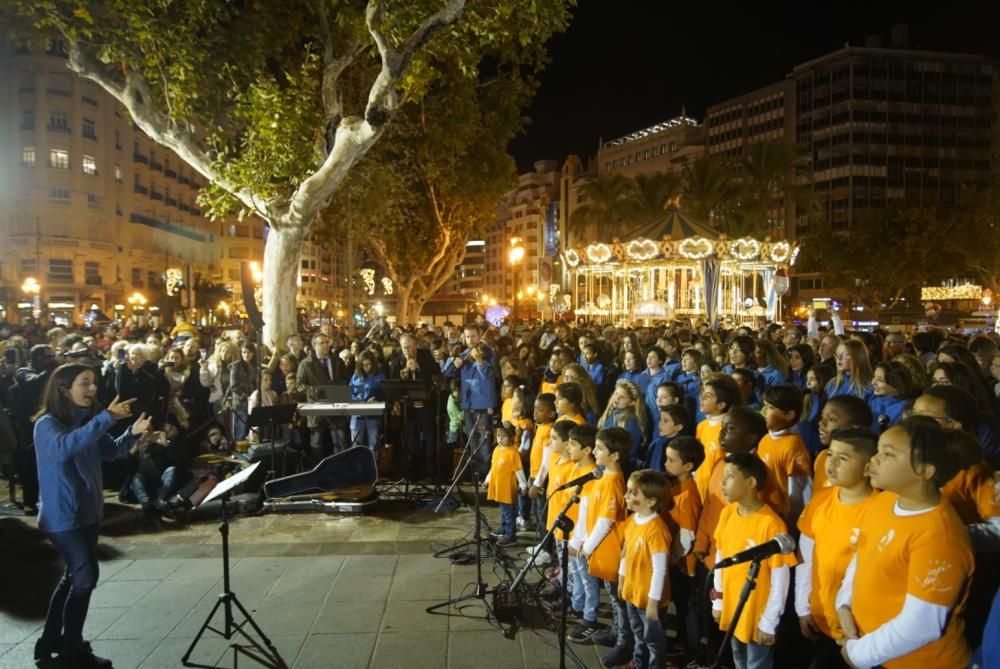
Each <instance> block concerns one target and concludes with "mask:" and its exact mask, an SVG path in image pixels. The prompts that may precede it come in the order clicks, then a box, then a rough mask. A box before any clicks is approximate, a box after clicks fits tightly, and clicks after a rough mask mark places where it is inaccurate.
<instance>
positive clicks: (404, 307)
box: [396, 282, 420, 326]
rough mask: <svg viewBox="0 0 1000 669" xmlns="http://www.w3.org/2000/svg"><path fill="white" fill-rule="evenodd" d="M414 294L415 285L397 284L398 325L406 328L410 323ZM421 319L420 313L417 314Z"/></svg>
mask: <svg viewBox="0 0 1000 669" xmlns="http://www.w3.org/2000/svg"><path fill="white" fill-rule="evenodd" d="M411 294H413V284H412V283H409V282H407V283H405V284H400V283H397V284H396V325H399V326H404V325H408V324H409V322H410V316H411V314H410V295H411ZM417 317H418V318H419V317H420V312H417Z"/></svg>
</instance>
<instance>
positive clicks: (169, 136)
mask: <svg viewBox="0 0 1000 669" xmlns="http://www.w3.org/2000/svg"><path fill="white" fill-rule="evenodd" d="M67 67H68V68H69V69H70V70H71V71H73V72H75V73H77V74H78V75H80V76H81V77H83V78H85V79H90V80H91V81H93V82H94V83H96V84H97V85H98V86H100V87H101V88H103V89H104V90H105V91H107V92H108V93H109V94H111V96H112V97H114V98H115V99H116V100H117V101H118V102H120V103H121V104H122V105H123V106H124V107H125V109H127V110H128V113H129V115H130V116H131V117H132V120H133V121H134V122H135V124H136V125H137V126H139V129H141V130H142V131H143V132H144V133H145V134H146V135H147V136H148V137H149V138H150V139H152V140H153V141H154V142H157V143H158V144H162V145H163V146H165V147H167V148H168V149H170V150H171V151H173V152H174V153H176V154H177V155H178V156H179V157H180V158H181V160H183V161H184V162H186V163H187V164H188V165H190V166H191V167H192V168H193V169H194V170H196V171H197V172H198V173H199V174H201V175H202V176H203V177H205V178H206V179H208V180H209V181H211V182H212V183H214V184H216V185H218V186H219V187H220V188H223V189H224V190H226V191H228V192H230V193H232V195H233V196H234V197H236V198H237V199H239V201H240V202H242V203H243V204H244V205H245V206H246V207H248V208H249V209H251V210H253V211H254V212H256V213H258V214H260V215H262V216H264V217H265V218H267V217H268V203H267V202H266V201H264V200H262V199H261V198H259V197H257V196H256V194H254V193H253V192H251V191H249V190H247V189H245V188H237V187H236V185H235V184H233V183H231V182H229V181H228V180H227V179H224V178H223V177H222V176H221V175H220V174H219V173H218V171H217V170H216V169H215V167H214V165H213V161H212V158H211V156H210V155H209V154H208V153H207V152H206V151H205V150H204V149H203V148H202V147H201V145H200V144H199V143H198V140H197V138H196V136H195V133H194V131H193V129H192V128H190V127H184V126H181V125H179V124H178V123H176V122H175V121H174V120H173V119H171V118H170V116H168V115H166V114H162V113H160V112H158V111H156V110H154V109H153V108H152V106H151V104H150V103H151V102H152V100H153V95H152V92H151V91H150V88H149V84H148V83H147V82H146V80H145V79H144V78H143V77H142V76H140V75H139V74H137V73H136V71H135V70H134V69H131V68H126V69H125V74H124V81H119V80H118V78H117V77H116V76H115V73H114V72H113V71H112V70H111V69H110V68H108V67H106V66H104V65H103V64H102V63H100V62H99V61H98V60H97V59H96V58H95V57H94V56H93V55H92V54H91V53H89V52H87V51H85V50H84V49H83V48H82V47H81V46H80V44H79V42H77V41H75V40H74V41H71V42H70V47H69V60H68V62H67Z"/></svg>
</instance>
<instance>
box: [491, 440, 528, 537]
mask: <svg viewBox="0 0 1000 669" xmlns="http://www.w3.org/2000/svg"><path fill="white" fill-rule="evenodd" d="M495 434H496V448H495V449H493V456H492V460H491V464H490V471H489V473H488V474H487V475H486V481H485V483H486V499H488V500H490V501H493V502H497V503H499V505H500V529H499V530H498V531H496V532H494V535H496V536H497V537H498V540H497V546H513V545H514V544H515V543H517V539H516V536H515V534H516V532H517V526H516V524H515V517H516V516H517V506H516V505H517V493H518V490H521V491H527V489H528V479H527V478H526V477H525V476H524V470H523V469H522V468H521V454H520V453H518V450H517V447H516V446H514V427H513V426H512V425H511V424H510V423H506V422H504V423H501V424H500V425H499V426H497V429H496V432H495Z"/></svg>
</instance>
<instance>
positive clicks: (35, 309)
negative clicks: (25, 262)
mask: <svg viewBox="0 0 1000 669" xmlns="http://www.w3.org/2000/svg"><path fill="white" fill-rule="evenodd" d="M21 292H22V293H24V294H25V295H26V296H28V297H30V298H31V304H32V308H31V315H32V316H33V317H34V318H35V319H36V320H37V319H38V318H39V317H40V316H41V315H42V286H41V284H39V283H38V281H37V280H36V279H35V278H34V277H31V276H29V277H28V278H27V279H25V280H24V283H22V284H21Z"/></svg>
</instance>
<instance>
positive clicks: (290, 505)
mask: <svg viewBox="0 0 1000 669" xmlns="http://www.w3.org/2000/svg"><path fill="white" fill-rule="evenodd" d="M377 480H378V469H377V467H376V465H375V456H374V455H373V454H372V452H371V451H370V450H369V449H368V448H366V447H364V446H355V447H354V448H349V449H347V450H346V451H343V452H342V453H337V454H336V455H331V456H329V457H327V458H324V459H323V461H322V462H320V463H319V464H318V465H316V466H315V467H313V468H312V469H311V470H310V471H308V472H302V473H301V474H293V475H291V476H285V477H283V478H279V479H274V480H273V481H268V482H267V483H265V484H264V508H265V509H267V510H269V511H323V512H327V513H364V512H366V511H368V510H370V509H372V508H373V507H374V506H375V504H376V503H377V502H378V494H377V493H376V491H375V482H376V481H377Z"/></svg>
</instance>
